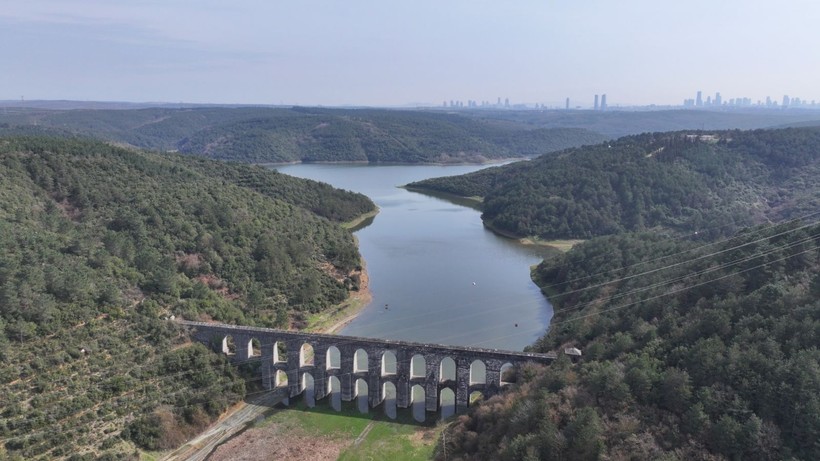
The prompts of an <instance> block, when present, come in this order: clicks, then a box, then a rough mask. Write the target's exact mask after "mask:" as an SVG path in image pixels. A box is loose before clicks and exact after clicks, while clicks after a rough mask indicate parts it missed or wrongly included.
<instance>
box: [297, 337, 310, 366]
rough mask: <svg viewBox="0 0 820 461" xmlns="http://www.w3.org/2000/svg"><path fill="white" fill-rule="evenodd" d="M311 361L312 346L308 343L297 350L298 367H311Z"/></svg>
mask: <svg viewBox="0 0 820 461" xmlns="http://www.w3.org/2000/svg"><path fill="white" fill-rule="evenodd" d="M313 360H314V355H313V346H311V345H310V343H304V344H302V347H301V348H299V366H300V367H307V366H313Z"/></svg>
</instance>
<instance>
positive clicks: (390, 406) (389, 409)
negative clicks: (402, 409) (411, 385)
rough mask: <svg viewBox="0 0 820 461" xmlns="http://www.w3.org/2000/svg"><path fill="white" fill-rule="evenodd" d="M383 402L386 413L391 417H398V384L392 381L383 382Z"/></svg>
mask: <svg viewBox="0 0 820 461" xmlns="http://www.w3.org/2000/svg"><path fill="white" fill-rule="evenodd" d="M382 402H383V403H384V414H385V415H387V417H388V418H390V419H396V415H397V413H396V411H397V410H396V386H395V385H394V384H393V383H391V382H386V383H384V384H382Z"/></svg>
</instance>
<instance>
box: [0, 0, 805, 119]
mask: <svg viewBox="0 0 820 461" xmlns="http://www.w3.org/2000/svg"><path fill="white" fill-rule="evenodd" d="M72 3H74V2H62V1H57V0H32V1H29V2H25V3H21V4H15V5H8V6H7V7H6V8H4V10H3V11H0V25H2V27H0V39H2V41H3V43H5V44H6V46H5V49H4V51H5V53H4V54H5V58H6V62H10V63H13V64H12V65H11V66H10V68H11V71H7V72H4V73H3V74H2V75H0V88H2V91H0V99H3V100H9V101H12V100H16V99H20V98H21V97H24V98H25V99H26V100H69V101H114V102H137V103H142V101H168V103H169V104H174V103H176V102H182V103H183V104H226V105H232V104H233V105H277V106H293V105H296V106H327V107H350V106H361V107H418V106H424V107H441V106H443V104H444V103H449V102H450V101H462V102H463V103H464V104H465V106H466V105H467V103H468V101H475V102H476V103H477V104H479V105H480V104H481V103H483V102H487V103H489V104H496V103H497V102H498V101H499V99H500V100H501V101H504V100H505V99H507V98H508V99H509V101H510V104H511V105H515V104H521V103H526V104H530V105H532V104H540V105H545V106H548V107H555V108H560V107H564V105H565V101H566V98H570V106H571V108H576V107H580V108H582V109H583V108H587V107H591V106H592V105H593V97H594V95H596V94H599V95H601V94H607V95H608V98H609V99H608V104H609V106H610V107H611V108H614V107H616V106H622V107H632V106H637V107H642V106H649V105H652V104H654V105H659V106H678V105H681V104H682V103H683V101H684V100H685V99H692V98H695V95H696V93H697V92H698V91H701V92H702V94H703V98H704V99H706V97H707V96H714V95H715V94H716V93H718V92H720V93H721V95H722V97H723V100H724V101H729V100H730V99H734V98H749V100H750V102H751V104H755V103H757V101H765V99H766V97H771V98H772V99H773V100H774V101H781V100H782V98H783V96H784V95H788V96H789V97H791V98H794V97H798V98H801V99H802V100H803V101H805V102H809V103H810V102H811V101H814V100H818V101H820V92H819V91H817V89H816V86H815V83H814V82H816V81H818V80H819V79H820V64H818V63H816V62H815V61H814V60H811V59H807V56H808V57H810V56H812V55H813V54H812V51H811V49H807V48H806V47H805V44H810V43H818V40H817V39H818V38H820V34H819V33H818V32H816V29H815V28H814V22H816V21H815V19H816V18H818V17H820V5H818V4H815V3H813V2H810V1H808V0H793V1H790V2H787V3H786V4H778V5H777V6H771V5H770V4H769V3H768V2H764V1H763V0H754V1H751V2H749V1H742V2H741V1H740V0H729V1H726V2H722V3H720V4H717V5H715V4H713V3H711V2H707V1H705V0H697V1H694V2H689V3H687V4H685V5H684V4H662V5H659V4H657V2H651V1H649V0H631V1H627V2H620V3H618V4H613V3H610V2H606V1H603V0H592V1H590V2H586V3H585V4H583V5H579V4H559V5H550V4H543V3H541V2H536V1H526V2H521V3H517V4H515V5H496V4H494V3H492V2H468V1H466V0H462V1H456V2H448V3H446V4H443V5H442V4H438V3H433V2H430V1H426V2H415V3H413V4H407V5H401V4H400V5H392V4H391V5H385V4H382V3H379V2H373V1H354V2H349V3H345V4H343V5H340V4H335V3H331V2H322V1H306V2H300V3H298V4H287V3H281V4H280V3H273V4H271V3H268V2H262V1H258V0H257V1H250V2H247V3H243V4H241V5H231V6H225V5H223V4H222V3H220V2H217V1H214V0H208V1H202V2H198V3H197V8H191V6H190V4H189V3H187V2H184V1H181V0H173V1H168V2H153V3H151V4H149V5H148V6H147V7H146V6H145V4H144V2H135V1H133V0H126V1H123V2H119V3H117V4H109V3H108V2H105V1H102V0H85V1H83V2H82V8H78V6H79V5H77V4H76V3H74V4H72ZM797 45H802V46H797ZM750 76H753V78H750ZM465 108H466V107H465Z"/></svg>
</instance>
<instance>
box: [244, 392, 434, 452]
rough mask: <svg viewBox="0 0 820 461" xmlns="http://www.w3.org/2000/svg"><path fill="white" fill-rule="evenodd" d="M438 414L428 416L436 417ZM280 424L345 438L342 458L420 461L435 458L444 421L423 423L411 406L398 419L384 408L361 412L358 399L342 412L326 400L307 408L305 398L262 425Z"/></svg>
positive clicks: (401, 411) (400, 411) (345, 406)
mask: <svg viewBox="0 0 820 461" xmlns="http://www.w3.org/2000/svg"><path fill="white" fill-rule="evenodd" d="M434 418H435V416H434V415H428V420H433V419H434ZM371 423H372V427H371V428H370V430H369V432H368V433H367V435H366V436H365V437H364V438H363V439H362V440H360V441H359V442H358V443H356V439H357V438H358V437H359V435H360V434H361V433H362V432H363V431H364V430H365V429H366V428H367V426H368V424H371ZM268 424H279V425H281V426H282V427H283V429H284V428H294V429H298V430H299V431H300V432H303V433H306V434H312V435H316V436H326V437H332V438H338V439H343V440H346V441H348V442H349V446H348V447H347V448H345V449H344V450H342V453H341V455H340V457H339V459H340V460H342V461H354V460H367V459H390V460H391V461H404V460H407V461H417V460H429V459H431V458H432V454H433V448H434V445H435V443H436V441H437V440H438V437H439V433H440V431H441V430H442V429H443V428H444V426H443V425H441V424H434V423H433V422H430V421H428V422H427V423H425V424H419V423H417V422H415V421H414V420H413V418H412V415H411V413H410V410H409V409H399V410H398V418H397V419H396V420H390V419H388V418H387V417H386V416H384V413H383V409H382V408H381V407H379V408H375V409H373V408H371V409H370V412H369V413H368V414H361V413H359V412H358V410H357V409H356V407H355V402H342V411H340V412H336V411H334V410H333V409H332V408H330V407H329V406H328V405H327V404H326V403H320V404H319V405H317V406H316V407H314V408H306V407H305V405H304V403H303V402H302V401H301V400H297V402H295V403H294V404H293V405H292V406H291V407H289V408H286V409H282V410H279V411H276V412H275V413H274V414H272V415H271V416H270V417H269V418H267V419H265V421H263V422H261V423H259V424H258V426H265V425H268Z"/></svg>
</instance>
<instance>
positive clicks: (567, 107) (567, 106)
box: [566, 98, 569, 110]
mask: <svg viewBox="0 0 820 461" xmlns="http://www.w3.org/2000/svg"><path fill="white" fill-rule="evenodd" d="M566 109H567V110H569V98H567V105H566Z"/></svg>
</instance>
